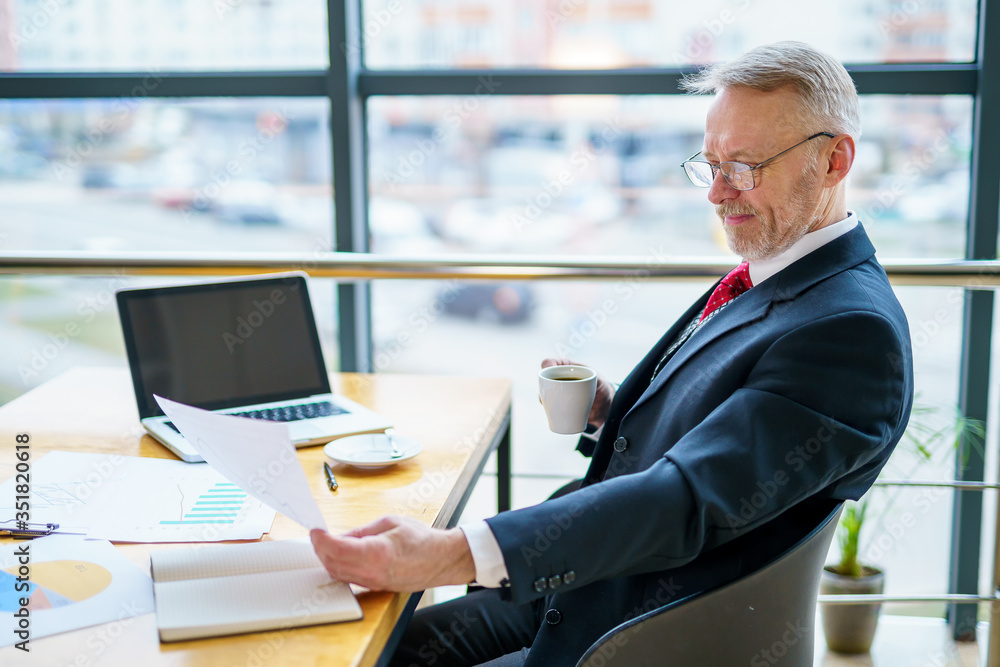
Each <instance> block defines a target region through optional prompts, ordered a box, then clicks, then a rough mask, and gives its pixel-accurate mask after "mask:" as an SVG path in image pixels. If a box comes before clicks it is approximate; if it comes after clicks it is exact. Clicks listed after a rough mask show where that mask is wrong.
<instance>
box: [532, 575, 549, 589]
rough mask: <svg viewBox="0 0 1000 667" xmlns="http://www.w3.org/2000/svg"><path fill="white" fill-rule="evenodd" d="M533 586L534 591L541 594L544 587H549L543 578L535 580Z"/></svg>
mask: <svg viewBox="0 0 1000 667" xmlns="http://www.w3.org/2000/svg"><path fill="white" fill-rule="evenodd" d="M534 585H535V591H536V592H538V593H541V592H542V591H544V590H545V588H546V586H548V585H549V582H548V581H547V580H546V579H545V577H539V578H538V579H535V584H534Z"/></svg>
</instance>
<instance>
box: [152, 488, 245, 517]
mask: <svg viewBox="0 0 1000 667" xmlns="http://www.w3.org/2000/svg"><path fill="white" fill-rule="evenodd" d="M247 498H248V496H247V493H246V492H245V491H243V490H242V489H240V487H238V486H236V485H235V484H233V483H231V482H218V483H216V484H215V485H213V486H212V487H211V488H210V489H208V490H207V491H205V493H202V494H201V495H199V496H196V498H195V500H194V503H193V504H192V505H191V507H189V508H187V509H186V510H185V511H184V516H183V518H181V519H179V520H161V521H160V525H161V526H180V525H191V524H204V523H213V524H223V523H235V522H236V519H237V518H238V517H239V514H240V511H241V510H242V509H243V506H244V504H245V503H246V500H247Z"/></svg>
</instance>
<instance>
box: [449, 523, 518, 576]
mask: <svg viewBox="0 0 1000 667" xmlns="http://www.w3.org/2000/svg"><path fill="white" fill-rule="evenodd" d="M459 528H460V529H461V531H462V532H463V533H464V534H465V541H466V542H468V543H469V550H470V551H471V552H472V562H473V563H475V564H476V581H475V583H476V584H478V585H480V586H483V587H485V588H500V582H501V581H503V580H504V579H506V578H507V564H506V563H504V560H503V552H502V551H500V543H499V542H497V538H496V537H495V536H494V535H493V531H492V530H490V527H489V524H487V523H486V522H485V521H477V522H475V523H470V524H467V525H464V526H459Z"/></svg>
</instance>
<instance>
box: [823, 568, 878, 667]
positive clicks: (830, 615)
mask: <svg viewBox="0 0 1000 667" xmlns="http://www.w3.org/2000/svg"><path fill="white" fill-rule="evenodd" d="M832 567H833V566H831V565H828V566H826V567H824V568H823V575H822V577H821V578H820V583H819V592H820V593H821V594H823V595H845V594H847V595H869V594H873V593H881V592H882V590H883V589H884V587H885V574H883V573H882V571H881V570H877V569H875V568H873V567H867V566H862V569H863V570H864V576H861V577H845V576H844V575H841V574H837V573H836V572H833V571H832V570H831V568H832ZM881 609H882V605H881V604H878V603H876V604H826V605H822V614H823V634H824V635H825V636H826V645H827V646H829V647H830V649H831V650H833V651H839V652H840V653H867V652H868V651H869V650H870V649H871V647H872V641H873V640H874V639H875V629H876V627H877V626H878V615H879V612H880V611H881Z"/></svg>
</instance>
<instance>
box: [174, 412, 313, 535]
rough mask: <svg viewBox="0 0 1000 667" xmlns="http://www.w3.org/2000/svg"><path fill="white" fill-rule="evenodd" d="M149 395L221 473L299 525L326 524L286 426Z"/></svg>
mask: <svg viewBox="0 0 1000 667" xmlns="http://www.w3.org/2000/svg"><path fill="white" fill-rule="evenodd" d="M155 398H156V402H157V403H159V404H160V408H162V409H163V412H164V413H166V415H167V416H168V417H170V419H171V421H173V423H174V425H175V426H176V427H177V430H179V431H180V432H181V435H183V436H184V438H185V439H186V440H187V441H188V443H190V444H191V446H192V447H194V449H195V450H196V451H197V452H198V453H199V454H201V456H202V458H204V459H205V462H206V463H208V465H210V466H212V468H214V469H215V470H217V471H219V473H220V474H221V475H222V476H223V477H225V478H226V479H228V480H229V481H230V482H233V483H234V484H236V485H237V486H239V487H240V488H242V489H244V490H245V491H246V492H247V493H249V494H250V495H252V496H253V497H254V498H256V499H258V500H260V501H261V502H263V503H265V504H266V505H267V506H268V507H271V508H272V509H275V510H277V511H279V512H281V513H282V514H284V515H285V516H287V517H288V518H290V519H292V520H293V521H295V522H296V523H298V524H300V525H302V526H304V527H305V528H308V529H313V528H323V529H324V530H325V529H326V520H325V519H323V514H322V513H321V512H320V511H319V506H318V505H317V504H316V499H315V498H313V496H312V492H311V491H310V490H309V481H308V480H307V479H306V473H305V471H304V470H302V465H301V464H300V463H299V459H298V457H297V456H296V455H295V447H294V446H293V445H292V441H291V439H290V438H289V436H288V427H287V426H285V425H284V424H282V423H278V422H268V421H263V420H259V419H244V418H242V417H233V416H230V415H220V414H217V413H214V412H209V411H207V410H201V409H199V408H193V407H191V406H190V405H184V404H183V403H177V402H175V401H171V400H168V399H166V398H162V397H160V396H155Z"/></svg>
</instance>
